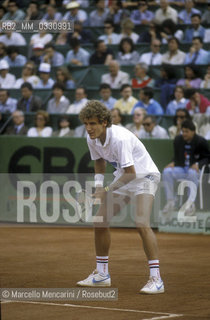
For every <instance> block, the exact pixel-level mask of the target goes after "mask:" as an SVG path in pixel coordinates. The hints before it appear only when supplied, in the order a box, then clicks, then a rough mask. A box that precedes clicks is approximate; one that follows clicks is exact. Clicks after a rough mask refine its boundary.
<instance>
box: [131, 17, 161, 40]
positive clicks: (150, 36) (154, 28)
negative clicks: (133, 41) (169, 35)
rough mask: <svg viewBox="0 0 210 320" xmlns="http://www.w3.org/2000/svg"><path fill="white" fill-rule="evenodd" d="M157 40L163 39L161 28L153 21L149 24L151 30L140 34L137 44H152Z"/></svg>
mask: <svg viewBox="0 0 210 320" xmlns="http://www.w3.org/2000/svg"><path fill="white" fill-rule="evenodd" d="M156 39H158V40H160V39H161V35H160V26H159V25H158V24H156V23H154V22H153V21H152V22H150V24H149V29H147V30H145V31H142V32H141V33H140V35H139V38H138V40H137V43H151V42H152V41H153V40H156Z"/></svg>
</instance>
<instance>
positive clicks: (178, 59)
mask: <svg viewBox="0 0 210 320" xmlns="http://www.w3.org/2000/svg"><path fill="white" fill-rule="evenodd" d="M185 56H186V54H185V53H184V52H183V51H181V50H179V40H177V38H175V37H172V38H170V39H169V40H168V51H167V52H166V53H164V54H163V57H162V63H167V64H173V65H177V64H184V61H185Z"/></svg>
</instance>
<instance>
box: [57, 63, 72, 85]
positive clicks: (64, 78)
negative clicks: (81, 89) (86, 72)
mask: <svg viewBox="0 0 210 320" xmlns="http://www.w3.org/2000/svg"><path fill="white" fill-rule="evenodd" d="M56 81H57V82H60V83H62V84H63V86H64V88H65V89H74V88H75V82H74V80H73V78H72V76H71V74H70V72H69V70H68V69H67V68H66V67H59V68H58V69H57V70H56Z"/></svg>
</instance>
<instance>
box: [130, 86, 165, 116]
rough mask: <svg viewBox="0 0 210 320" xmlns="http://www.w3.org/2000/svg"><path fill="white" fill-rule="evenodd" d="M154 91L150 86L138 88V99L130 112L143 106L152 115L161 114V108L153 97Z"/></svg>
mask: <svg viewBox="0 0 210 320" xmlns="http://www.w3.org/2000/svg"><path fill="white" fill-rule="evenodd" d="M153 95H154V92H153V89H152V88H149V87H145V88H142V89H141V90H140V93H139V98H140V101H138V102H137V103H136V104H135V105H134V107H133V110H132V111H131V113H132V114H133V113H134V110H135V108H138V107H141V108H144V109H145V110H146V111H147V114H152V115H160V114H163V108H162V107H161V105H160V104H159V103H158V102H157V101H156V100H154V99H152V98H153Z"/></svg>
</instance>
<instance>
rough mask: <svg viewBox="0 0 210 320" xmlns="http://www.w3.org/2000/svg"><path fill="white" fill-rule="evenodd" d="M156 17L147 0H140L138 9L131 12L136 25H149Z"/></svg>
mask: <svg viewBox="0 0 210 320" xmlns="http://www.w3.org/2000/svg"><path fill="white" fill-rule="evenodd" d="M153 19H154V13H153V12H152V11H149V10H148V5H147V1H146V0H143V1H139V3H138V9H137V10H133V11H132V12H131V21H132V22H133V23H134V24H135V25H148V24H149V23H150V21H152V20H153Z"/></svg>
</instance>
